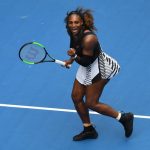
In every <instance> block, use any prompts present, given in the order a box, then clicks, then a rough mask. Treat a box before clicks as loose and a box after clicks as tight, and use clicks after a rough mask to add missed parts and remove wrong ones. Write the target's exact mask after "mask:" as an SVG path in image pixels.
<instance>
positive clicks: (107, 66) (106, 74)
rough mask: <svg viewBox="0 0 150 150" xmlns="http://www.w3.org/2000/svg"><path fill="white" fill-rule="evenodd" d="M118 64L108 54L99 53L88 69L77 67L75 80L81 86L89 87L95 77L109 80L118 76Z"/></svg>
mask: <svg viewBox="0 0 150 150" xmlns="http://www.w3.org/2000/svg"><path fill="white" fill-rule="evenodd" d="M119 70H120V66H119V64H118V62H117V61H116V60H115V59H114V58H112V57H110V56H109V55H108V54H106V53H104V52H101V53H100V54H99V57H98V58H97V59H96V60H95V61H94V62H93V63H92V64H90V65H89V66H88V67H83V66H81V65H80V66H79V68H78V71H77V74H76V79H77V80H78V81H79V83H81V84H83V85H91V84H92V83H93V81H94V79H95V78H96V77H97V76H100V78H101V79H111V78H112V77H114V76H115V75H117V74H118V72H119Z"/></svg>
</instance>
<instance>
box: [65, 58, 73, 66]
mask: <svg viewBox="0 0 150 150" xmlns="http://www.w3.org/2000/svg"><path fill="white" fill-rule="evenodd" d="M73 61H74V60H73V59H71V58H70V59H69V60H65V61H64V62H65V67H66V68H70V67H69V65H71V64H72V63H73Z"/></svg>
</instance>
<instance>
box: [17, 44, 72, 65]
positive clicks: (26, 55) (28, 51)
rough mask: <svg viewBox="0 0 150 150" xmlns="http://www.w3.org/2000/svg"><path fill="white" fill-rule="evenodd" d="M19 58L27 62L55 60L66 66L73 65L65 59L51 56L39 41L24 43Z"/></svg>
mask: <svg viewBox="0 0 150 150" xmlns="http://www.w3.org/2000/svg"><path fill="white" fill-rule="evenodd" d="M19 58H20V59H21V60H22V61H23V62H24V63H27V64H39V63H43V62H54V63H57V64H59V65H61V66H64V67H66V68H70V67H71V65H68V66H66V63H65V62H64V61H61V60H58V59H54V58H53V57H51V56H50V55H49V54H48V52H47V51H46V48H45V47H44V46H43V45H42V44H40V43H38V42H30V43H26V44H24V45H23V46H22V47H21V48H20V50H19Z"/></svg>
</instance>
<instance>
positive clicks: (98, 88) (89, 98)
mask: <svg viewBox="0 0 150 150" xmlns="http://www.w3.org/2000/svg"><path fill="white" fill-rule="evenodd" d="M108 81H109V80H107V79H101V80H99V81H97V82H95V83H93V84H92V85H89V86H87V87H86V102H87V103H88V102H89V103H91V102H92V103H97V102H98V101H99V98H100V96H101V94H102V92H103V89H104V87H105V85H106V84H107V83H108Z"/></svg>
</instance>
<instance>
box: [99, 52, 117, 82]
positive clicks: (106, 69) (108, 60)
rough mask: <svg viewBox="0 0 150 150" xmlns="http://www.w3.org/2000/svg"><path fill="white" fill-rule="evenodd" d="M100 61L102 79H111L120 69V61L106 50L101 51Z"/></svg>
mask: <svg viewBox="0 0 150 150" xmlns="http://www.w3.org/2000/svg"><path fill="white" fill-rule="evenodd" d="M98 63H99V69H100V73H101V78H102V79H111V78H112V77H114V76H115V75H116V74H117V73H118V72H119V70H120V66H119V64H118V62H117V61H116V60H115V59H114V58H112V57H110V56H109V55H108V54H106V53H104V52H101V53H100V55H99V57H98Z"/></svg>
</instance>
